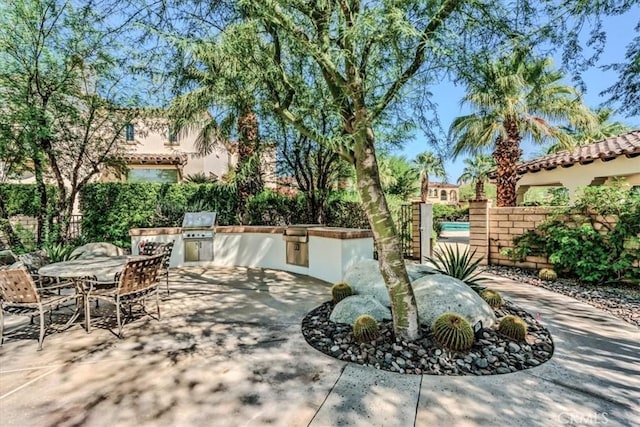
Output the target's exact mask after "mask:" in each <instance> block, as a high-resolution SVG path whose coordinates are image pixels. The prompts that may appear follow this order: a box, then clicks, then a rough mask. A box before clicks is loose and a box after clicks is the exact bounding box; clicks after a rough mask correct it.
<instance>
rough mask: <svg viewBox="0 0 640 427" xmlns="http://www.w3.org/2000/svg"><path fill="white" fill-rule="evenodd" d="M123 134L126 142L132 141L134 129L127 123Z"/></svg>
mask: <svg viewBox="0 0 640 427" xmlns="http://www.w3.org/2000/svg"><path fill="white" fill-rule="evenodd" d="M124 133H125V139H126V141H127V142H129V141H133V138H134V129H133V125H132V124H131V123H127V125H126V126H125V128H124Z"/></svg>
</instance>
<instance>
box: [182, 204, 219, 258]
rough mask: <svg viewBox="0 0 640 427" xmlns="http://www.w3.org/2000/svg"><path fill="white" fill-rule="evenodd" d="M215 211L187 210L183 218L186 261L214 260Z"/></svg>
mask: <svg viewBox="0 0 640 427" xmlns="http://www.w3.org/2000/svg"><path fill="white" fill-rule="evenodd" d="M215 226H216V213H215V212H186V213H185V214H184V219H183V220H182V241H183V242H184V260H185V261H213V239H214V237H215Z"/></svg>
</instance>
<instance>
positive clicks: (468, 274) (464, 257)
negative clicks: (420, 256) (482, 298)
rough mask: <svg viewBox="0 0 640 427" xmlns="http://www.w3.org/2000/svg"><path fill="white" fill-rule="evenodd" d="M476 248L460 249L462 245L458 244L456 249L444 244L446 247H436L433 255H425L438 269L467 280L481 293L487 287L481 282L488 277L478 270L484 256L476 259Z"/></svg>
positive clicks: (466, 281) (443, 272) (468, 283)
mask: <svg viewBox="0 0 640 427" xmlns="http://www.w3.org/2000/svg"><path fill="white" fill-rule="evenodd" d="M475 254H476V250H475V249H474V250H473V252H470V251H469V248H468V247H467V248H465V249H464V251H460V247H459V246H458V245H456V248H455V250H454V249H453V248H452V247H451V246H449V245H446V246H444V249H440V248H438V249H436V250H435V251H434V252H433V257H425V259H426V260H427V261H429V262H430V263H431V264H433V266H434V267H435V269H436V271H438V272H440V273H442V274H446V275H448V276H451V277H455V278H456V279H459V280H462V281H463V282H465V283H466V284H467V285H469V287H470V288H471V289H473V290H474V291H476V292H478V293H480V292H481V291H483V290H484V289H485V288H484V287H483V286H481V285H480V284H481V283H482V282H483V281H485V280H486V279H485V278H483V277H480V272H478V271H477V270H478V266H479V265H480V262H481V261H482V258H478V259H476V260H475V261H474V259H473V258H474V256H475Z"/></svg>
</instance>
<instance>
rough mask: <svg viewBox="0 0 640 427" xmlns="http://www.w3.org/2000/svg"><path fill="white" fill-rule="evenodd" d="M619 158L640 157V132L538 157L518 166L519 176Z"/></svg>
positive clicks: (492, 175)
mask: <svg viewBox="0 0 640 427" xmlns="http://www.w3.org/2000/svg"><path fill="white" fill-rule="evenodd" d="M618 156H626V157H629V158H633V157H637V156H640V130H634V131H631V132H629V133H625V134H622V135H618V136H612V137H609V138H606V139H603V140H601V141H598V142H594V143H592V144H587V145H582V146H579V147H576V148H574V149H573V150H572V151H568V150H565V151H561V152H559V153H556V154H549V155H547V156H542V157H538V158H535V159H532V160H529V161H526V162H523V163H520V164H519V165H518V175H524V174H526V173H530V172H531V173H535V172H539V171H541V170H543V169H545V170H551V169H555V168H557V167H558V166H561V167H564V168H568V167H571V166H573V165H575V164H576V163H580V164H582V165H585V164H589V163H593V162H594V161H596V160H598V159H600V160H602V161H604V162H606V161H609V160H613V159H615V158H616V157H618ZM496 176H497V174H496V172H495V171H494V172H491V174H490V175H489V177H490V178H495V177H496Z"/></svg>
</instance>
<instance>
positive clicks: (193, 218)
mask: <svg viewBox="0 0 640 427" xmlns="http://www.w3.org/2000/svg"><path fill="white" fill-rule="evenodd" d="M215 225H216V213H215V212H185V214H184V219H183V220H182V228H183V229H195V228H200V229H202V228H213V227H215Z"/></svg>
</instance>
